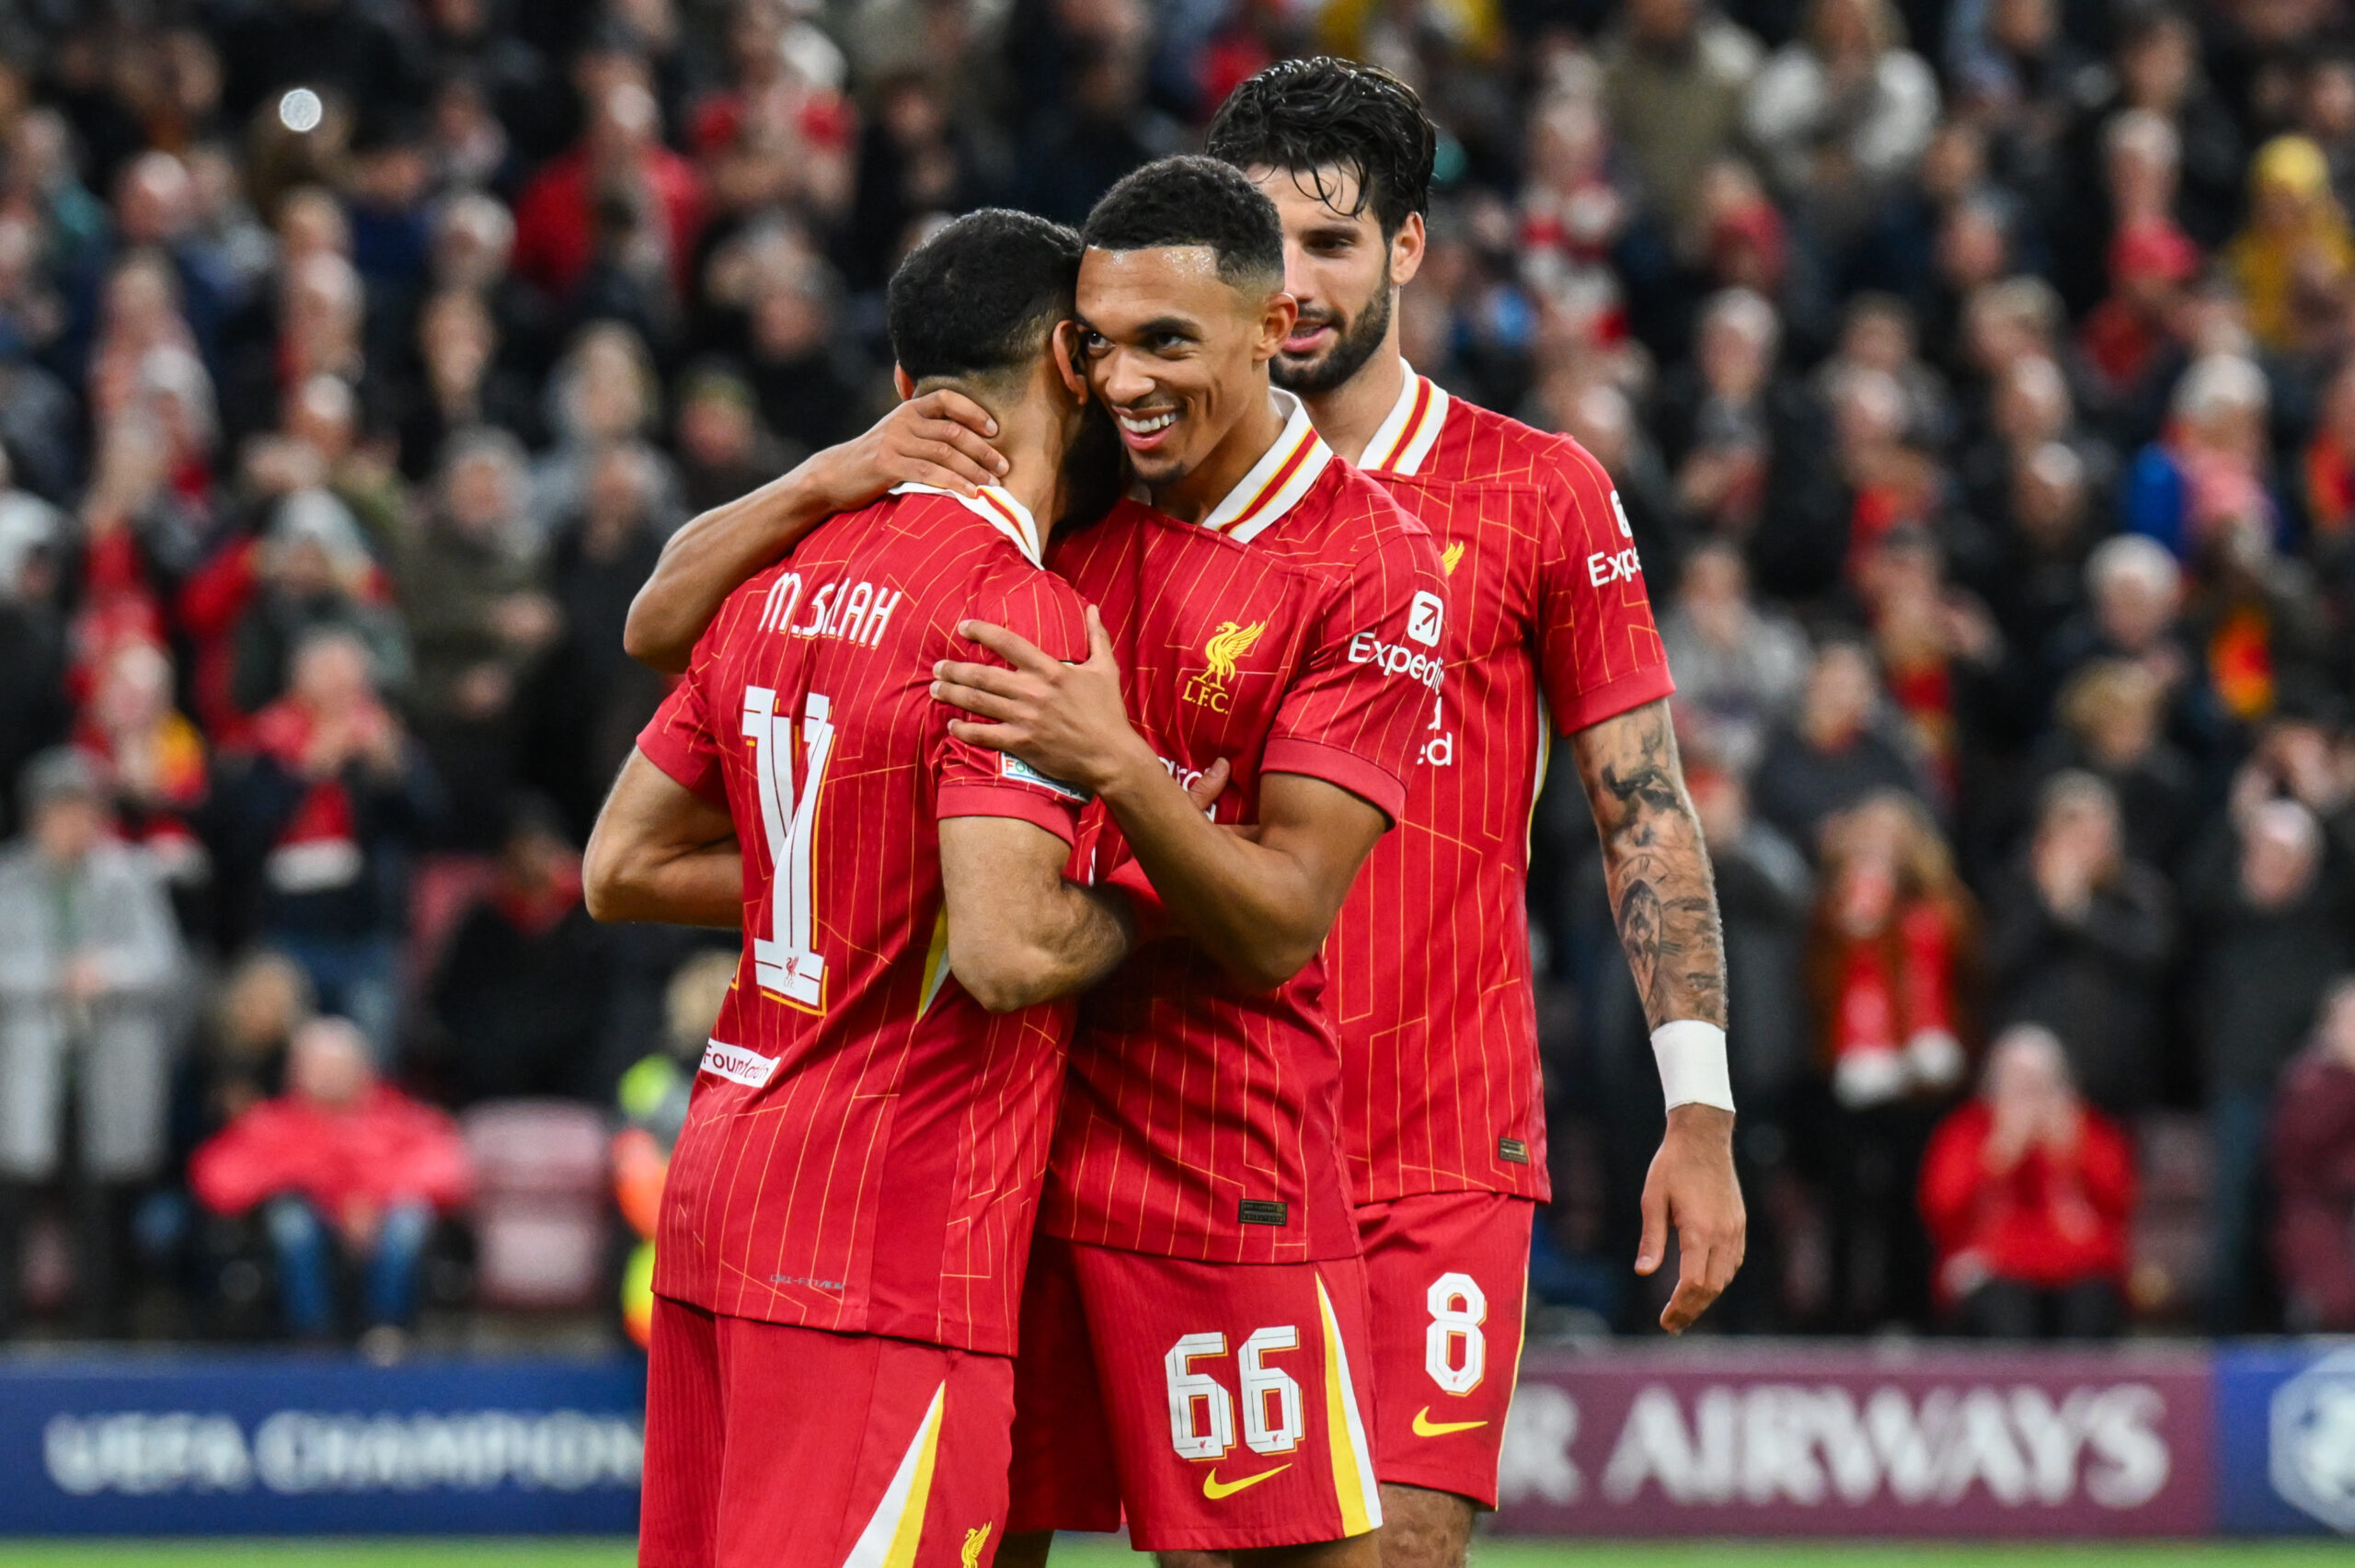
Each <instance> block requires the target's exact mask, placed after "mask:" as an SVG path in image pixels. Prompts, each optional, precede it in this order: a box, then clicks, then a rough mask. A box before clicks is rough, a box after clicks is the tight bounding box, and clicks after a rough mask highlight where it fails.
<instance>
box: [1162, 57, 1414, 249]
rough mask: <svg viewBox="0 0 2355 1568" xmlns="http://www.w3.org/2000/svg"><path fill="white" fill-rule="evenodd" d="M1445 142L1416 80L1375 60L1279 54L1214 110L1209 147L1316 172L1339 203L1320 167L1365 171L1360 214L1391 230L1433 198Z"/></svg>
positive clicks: (1245, 160)
mask: <svg viewBox="0 0 2355 1568" xmlns="http://www.w3.org/2000/svg"><path fill="white" fill-rule="evenodd" d="M1438 147H1439V142H1438V137H1437V135H1436V134H1435V133H1434V132H1432V130H1431V122H1430V116H1428V115H1426V114H1424V113H1423V101H1422V99H1420V98H1419V97H1416V96H1415V89H1414V88H1412V87H1410V86H1407V84H1406V83H1404V82H1402V81H1400V80H1399V79H1398V78H1397V77H1396V76H1394V75H1392V74H1390V73H1389V72H1387V71H1384V70H1383V69H1381V68H1380V67H1379V66H1374V65H1361V64H1359V63H1357V62H1356V61H1354V60H1335V59H1332V58H1330V57H1329V56H1326V57H1319V58H1317V59H1315V60H1280V61H1278V62H1276V63H1274V64H1273V65H1270V66H1269V67H1268V68H1267V69H1266V70H1264V71H1262V72H1260V73H1259V74H1258V75H1256V76H1254V77H1252V78H1251V79H1250V80H1249V81H1247V82H1246V83H1244V84H1243V85H1242V86H1239V87H1237V88H1235V91H1234V92H1232V93H1230V94H1229V95H1227V99H1226V102H1224V103H1223V104H1221V105H1220V106H1219V110H1218V113H1217V115H1216V116H1214V117H1213V118H1212V120H1211V128H1210V132H1209V134H1208V136H1207V137H1206V138H1205V139H1204V151H1206V152H1208V153H1209V154H1210V155H1211V156H1212V157H1214V158H1218V159H1220V160H1222V161H1223V162H1226V163H1230V164H1233V165H1234V166H1235V167H1237V168H1271V169H1281V170H1283V171H1284V172H1285V173H1287V174H1290V175H1292V176H1294V177H1307V178H1308V179H1310V180H1313V181H1315V182H1316V183H1315V189H1316V194H1317V195H1319V196H1320V197H1323V198H1324V199H1325V200H1326V201H1327V203H1328V204H1330V205H1331V206H1333V207H1334V208H1335V209H1336V210H1337V211H1338V209H1339V206H1340V204H1339V203H1338V201H1335V200H1333V198H1334V196H1335V195H1336V194H1337V192H1334V191H1329V190H1327V189H1325V186H1324V182H1323V176H1322V174H1321V171H1323V170H1326V169H1338V170H1341V171H1342V172H1344V173H1348V174H1352V175H1355V176H1356V177H1357V182H1358V190H1357V200H1356V202H1355V204H1354V205H1352V206H1351V207H1350V209H1349V215H1350V217H1352V218H1354V217H1356V216H1357V215H1358V214H1359V213H1361V212H1365V211H1366V210H1367V209H1368V208H1369V207H1371V208H1372V209H1373V216H1374V221H1375V222H1377V223H1380V224H1381V225H1382V237H1383V238H1384V239H1389V238H1391V237H1393V236H1395V235H1396V234H1397V233H1398V225H1399V224H1401V223H1405V222H1406V221H1407V213H1409V212H1422V211H1423V210H1424V209H1425V208H1426V207H1428V206H1429V205H1430V195H1431V163H1432V160H1433V158H1435V157H1436V156H1437V155H1438Z"/></svg>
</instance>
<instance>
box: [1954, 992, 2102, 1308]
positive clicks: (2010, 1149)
mask: <svg viewBox="0 0 2355 1568" xmlns="http://www.w3.org/2000/svg"><path fill="white" fill-rule="evenodd" d="M2134 1185H2135V1184H2134V1154H2133V1150H2132V1147H2131V1145H2130V1144H2129V1143H2128V1142H2127V1139H2126V1135H2125V1133H2124V1132H2123V1131H2121V1130H2120V1129H2119V1126H2118V1124H2117V1123H2116V1122H2113V1121H2112V1120H2110V1119H2109V1117H2108V1116H2104V1115H2103V1114H2102V1113H2101V1112H2100V1111H2098V1110H2096V1109H2095V1108H2094V1107H2093V1106H2091V1105H2089V1104H2086V1103H2085V1101H2084V1100H2082V1099H2081V1098H2079V1097H2078V1094H2077V1092H2076V1087H2075V1085H2074V1083H2072V1082H2071V1081H2070V1077H2069V1066H2068V1054H2067V1052H2066V1051H2065V1050H2064V1049H2063V1047H2062V1043H2061V1041H2060V1040H2059V1039H2058V1038H2057V1037H2055V1036H2054V1035H2053V1033H2052V1032H2051V1030H2049V1029H2047V1028H2045V1027H2043V1026H2042V1025H2040V1024H2016V1025H2014V1026H2013V1027H2012V1028H2009V1029H2007V1030H2005V1032H2004V1033H2003V1034H2002V1035H2001V1036H1997V1038H1996V1040H1995V1043H1994V1044H1993V1045H1992V1046H1990V1047H1988V1050H1987V1066H1986V1070H1985V1072H1984V1073H1983V1074H1982V1080H1981V1087H1980V1093H1979V1094H1978V1096H1977V1097H1976V1098H1974V1099H1972V1100H1970V1102H1968V1103H1967V1104H1963V1105H1962V1106H1960V1107H1959V1108H1958V1109H1957V1110H1955V1111H1953V1112H1952V1113H1950V1114H1949V1115H1948V1116H1947V1118H1946V1119H1945V1120H1944V1121H1942V1122H1940V1123H1939V1124H1938V1128H1937V1130H1936V1132H1935V1133H1933V1134H1932V1135H1931V1138H1930V1146H1929V1150H1928V1152H1927V1154H1926V1155H1924V1159H1923V1162H1922V1192H1921V1203H1922V1218H1923V1221H1924V1223H1925V1224H1926V1225H1927V1226H1928V1227H1929V1230H1930V1235H1931V1238H1932V1241H1933V1242H1934V1243H1935V1244H1936V1248H1937V1291H1938V1299H1939V1300H1940V1301H1941V1302H1942V1303H1943V1304H1944V1305H1945V1306H1946V1307H1947V1309H1948V1310H1950V1311H1951V1312H1952V1314H1953V1316H1954V1319H1955V1322H1957V1324H1958V1325H1959V1327H1960V1328H1961V1330H1962V1332H1964V1333H1970V1334H1975V1335H1978V1336H1979V1337H1981V1338H1985V1339H2014V1340H2025V1339H2108V1338H2112V1337H2114V1336H2115V1335H2116V1334H2117V1333H2118V1332H2119V1329H2120V1327H2121V1326H2123V1324H2124V1322H2125V1313H2126V1302H2125V1289H2124V1287H2125V1278H2126V1247H2127V1236H2126V1226H2127V1220H2128V1219H2129V1218H2130V1217H2131V1215H2132V1213H2133V1207H2134Z"/></svg>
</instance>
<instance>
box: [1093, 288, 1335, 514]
mask: <svg viewBox="0 0 2355 1568" xmlns="http://www.w3.org/2000/svg"><path fill="white" fill-rule="evenodd" d="M1292 315H1293V306H1292V299H1291V297H1290V296H1289V295H1287V294H1284V293H1282V292H1280V291H1269V292H1264V293H1262V292H1257V291H1254V290H1251V289H1249V288H1248V287H1243V288H1238V287H1237V286H1235V284H1234V283H1230V282H1228V281H1227V280H1225V279H1223V278H1222V277H1220V276H1219V271H1218V258H1217V256H1216V254H1215V253H1213V252H1212V250H1211V248H1210V247H1209V246H1163V247H1159V248H1154V249H1144V250H1103V249H1097V248H1094V247H1091V248H1090V249H1089V250H1088V251H1087V253H1086V256H1085V257H1083V258H1081V260H1080V264H1079V319H1078V321H1077V323H1076V324H1075V328H1074V346H1075V348H1076V350H1077V356H1076V357H1077V361H1078V365H1079V368H1080V370H1081V371H1082V372H1084V373H1085V374H1086V378H1087V385H1088V390H1090V391H1091V392H1093V393H1094V394H1095V395H1096V396H1097V399H1098V400H1100V401H1101V402H1102V403H1103V405H1104V406H1105V407H1106V408H1108V409H1109V410H1110V411H1111V414H1112V417H1113V420H1114V422H1115V424H1116V425H1117V426H1118V428H1119V429H1120V442H1121V444H1122V446H1124V447H1125V448H1126V449H1127V451H1128V454H1129V462H1130V464H1131V466H1132V468H1133V469H1134V470H1135V473H1136V475H1137V477H1138V478H1139V479H1141V480H1143V483H1144V485H1145V487H1146V488H1147V489H1149V490H1151V491H1153V492H1154V494H1155V498H1156V499H1160V498H1161V497H1162V494H1163V492H1164V491H1166V490H1168V489H1170V488H1171V487H1173V486H1179V485H1181V484H1182V483H1183V482H1184V481H1185V480H1186V478H1187V477H1188V476H1189V475H1192V474H1194V473H1195V472H1196V471H1197V470H1199V469H1200V468H1202V467H1203V465H1204V464H1206V463H1209V462H1210V461H1211V460H1212V457H1213V455H1214V454H1217V453H1218V452H1219V449H1220V447H1221V446H1222V444H1223V443H1224V442H1225V441H1226V440H1227V438H1228V437H1229V436H1231V435H1233V434H1234V433H1235V429H1236V427H1237V426H1238V425H1240V424H1242V423H1243V422H1244V421H1245V420H1246V419H1247V418H1249V417H1250V416H1251V415H1252V414H1253V413H1254V412H1255V411H1258V410H1261V409H1265V408H1266V407H1267V406H1268V403H1267V396H1268V378H1267V366H1268V361H1269V360H1271V359H1273V358H1274V357H1275V355H1276V352H1277V350H1278V349H1280V348H1281V346H1282V344H1283V341H1284V339H1285V338H1286V337H1287V336H1288V335H1289V334H1290V333H1291V331H1292ZM1251 455H1252V456H1253V457H1254V458H1256V457H1257V455H1258V454H1257V453H1256V452H1255V453H1253V454H1251ZM1214 466H1215V467H1218V468H1220V469H1221V470H1223V466H1224V465H1223V464H1217V465H1214ZM1248 466H1249V464H1248V463H1247V462H1246V464H1243V468H1247V467H1248ZM1242 471H1243V470H1242V468H1238V469H1237V470H1236V473H1235V478H1238V479H1239V478H1240V477H1241V476H1242ZM1216 499H1217V498H1216V497H1215V496H1212V497H1210V498H1207V500H1208V501H1209V502H1212V503H1214V502H1215V501H1216Z"/></svg>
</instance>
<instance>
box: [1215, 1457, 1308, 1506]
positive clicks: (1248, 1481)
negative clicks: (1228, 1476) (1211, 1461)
mask: <svg viewBox="0 0 2355 1568" xmlns="http://www.w3.org/2000/svg"><path fill="white" fill-rule="evenodd" d="M1290 1469H1292V1466H1290V1465H1289V1464H1281V1465H1278V1466H1277V1467H1276V1468H1275V1469H1273V1470H1263V1471H1260V1472H1259V1473H1258V1474H1257V1475H1246V1476H1245V1477H1244V1478H1243V1479H1242V1480H1240V1481H1221V1480H1220V1479H1219V1478H1218V1471H1217V1469H1216V1468H1215V1467H1213V1468H1212V1471H1211V1472H1210V1474H1208V1475H1206V1476H1204V1477H1202V1495H1203V1496H1205V1497H1207V1498H1209V1499H1210V1500H1211V1501H1212V1502H1213V1503H1215V1502H1217V1501H1218V1500H1219V1499H1220V1498H1222V1497H1232V1496H1234V1495H1235V1494H1236V1493H1238V1492H1240V1491H1242V1490H1243V1489H1244V1488H1245V1487H1246V1486H1257V1485H1258V1484H1259V1483H1260V1482H1263V1481H1265V1480H1267V1479H1268V1478H1269V1476H1271V1475H1281V1474H1283V1472H1284V1471H1288V1470H1290Z"/></svg>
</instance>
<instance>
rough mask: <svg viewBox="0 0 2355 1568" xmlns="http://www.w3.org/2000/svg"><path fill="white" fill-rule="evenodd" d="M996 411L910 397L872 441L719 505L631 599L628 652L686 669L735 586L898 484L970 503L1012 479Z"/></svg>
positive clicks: (951, 395) (675, 542) (959, 400)
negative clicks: (977, 490)
mask: <svg viewBox="0 0 2355 1568" xmlns="http://www.w3.org/2000/svg"><path fill="white" fill-rule="evenodd" d="M996 434H997V421H996V420H995V419H994V418H991V417H990V414H989V411H988V410H987V409H985V408H983V407H982V406H981V405H980V404H978V403H975V402H974V401H973V400H972V399H971V398H969V397H966V396H964V395H962V394H960V393H956V392H951V391H948V390H947V389H946V388H943V389H942V390H939V391H936V392H928V393H926V394H925V395H923V396H922V397H916V398H911V399H910V400H909V401H907V402H905V403H902V404H901V405H900V406H898V407H896V408H894V409H892V410H891V412H890V413H889V414H886V415H885V416H883V418H880V419H879V420H877V421H876V423H875V426H874V428H873V429H869V430H868V431H867V433H866V434H865V435H862V436H858V437H856V438H854V439H853V440H850V441H844V442H843V443H842V444H840V445H839V446H830V447H828V448H827V449H826V450H825V451H823V452H816V453H813V454H812V455H811V456H810V457H809V458H808V459H806V460H805V461H804V462H802V464H800V465H799V466H798V467H796V468H793V469H791V470H789V471H787V473H785V474H783V475H779V476H777V477H776V478H775V479H772V480H770V481H769V482H768V483H767V484H765V485H764V486H761V487H760V488H759V489H757V490H754V491H753V492H752V494H750V495H747V496H741V497H739V498H737V499H735V500H732V501H729V502H726V503H724V504H723V505H720V506H716V507H714V508H712V509H710V510H709V511H707V512H705V513H704V514H703V515H702V516H700V517H698V518H696V519H695V521H692V522H690V523H688V524H687V525H686V526H685V527H684V528H682V529H681V530H679V532H676V533H674V534H672V536H671V539H670V542H669V543H668V544H664V545H663V546H662V555H661V558H660V559H658V560H657V561H656V562H655V563H654V574H653V575H652V576H651V577H649V578H647V579H646V583H645V586H643V587H642V588H640V589H638V597H637V598H636V599H634V600H632V601H630V607H629V620H628V621H627V623H626V624H625V625H624V626H623V628H622V647H625V648H626V649H627V650H628V651H629V656H630V657H631V658H635V659H637V660H638V662H640V663H641V664H648V665H651V666H652V667H653V668H655V669H657V670H661V671H663V672H664V673H666V674H673V675H675V674H677V673H678V672H679V671H680V670H684V669H685V668H686V667H687V656H688V655H689V654H690V653H692V652H694V651H695V639H696V638H697V637H700V636H702V635H703V631H704V628H705V627H706V626H707V625H709V624H711V618H712V616H713V615H715V614H717V613H718V611H719V606H720V602H721V601H723V600H725V599H726V598H727V597H728V596H729V594H730V593H732V592H733V591H735V589H736V586H737V585H738V584H739V583H741V582H742V581H743V580H744V579H745V578H749V577H751V576H752V574H753V573H754V572H757V571H759V570H760V569H761V568H762V567H765V566H767V565H768V564H769V563H770V562H772V561H774V560H775V559H776V558H777V557H778V556H780V555H784V554H785V553H786V552H787V551H788V550H790V549H792V548H793V546H794V544H795V543H796V542H797V541H798V540H799V539H800V538H801V536H802V535H803V534H805V533H808V532H810V530H811V529H813V528H815V527H817V526H818V524H820V523H821V522H823V521H825V520H826V519H828V518H830V517H832V516H833V515H834V514H835V513H836V512H844V511H851V510H855V509H857V508H859V507H863V506H866V505H867V503H868V502H870V501H872V500H874V499H875V498H877V497H879V496H880V495H882V494H883V493H884V492H885V491H887V490H889V489H890V488H891V486H894V485H905V484H917V485H934V486H939V487H940V488H941V489H944V490H955V491H957V492H958V493H959V494H960V495H966V496H970V495H972V494H973V493H974V487H975V486H979V485H987V484H992V483H994V482H995V480H996V479H997V477H998V475H1001V474H1003V473H1005V458H1003V457H1001V456H999V455H998V452H997V451H996V449H995V448H994V447H992V446H991V445H990V444H989V441H988V439H987V438H989V437H991V436H994V435H996Z"/></svg>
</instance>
